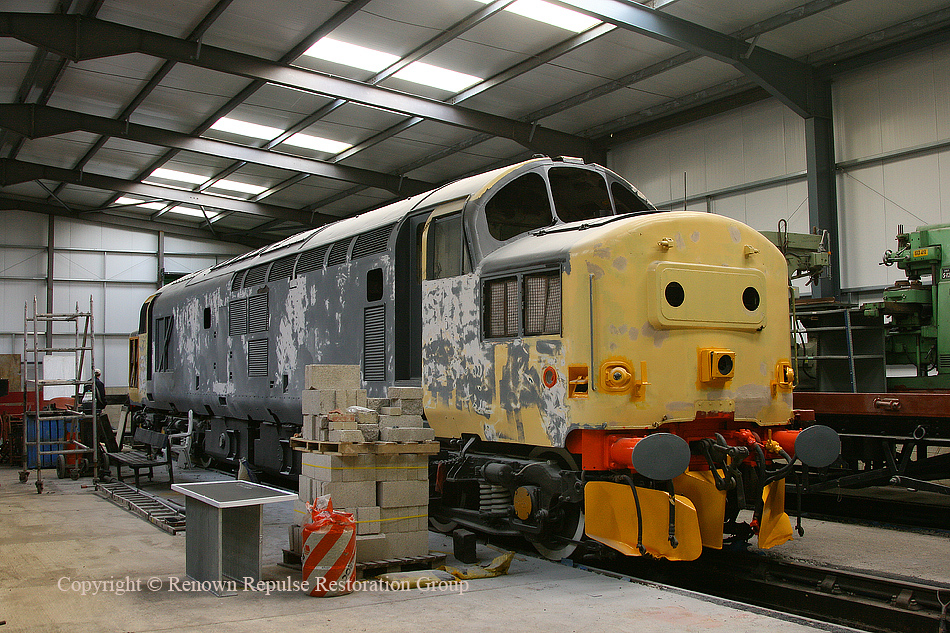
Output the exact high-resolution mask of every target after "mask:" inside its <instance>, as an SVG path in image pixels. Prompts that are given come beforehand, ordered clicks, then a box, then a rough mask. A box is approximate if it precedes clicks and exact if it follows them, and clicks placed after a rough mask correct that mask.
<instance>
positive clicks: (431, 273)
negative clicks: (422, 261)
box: [426, 213, 472, 279]
mask: <svg viewBox="0 0 950 633" xmlns="http://www.w3.org/2000/svg"><path fill="white" fill-rule="evenodd" d="M428 234H429V235H428V240H429V242H428V244H427V245H426V254H427V257H428V260H429V261H428V262H427V270H428V274H427V277H428V278H429V279H444V278H446V277H455V276H457V275H461V274H463V273H468V272H471V270H472V269H471V266H470V264H469V261H468V249H467V248H466V247H465V240H464V239H462V214H461V213H453V214H452V215H446V216H443V217H441V218H435V219H433V220H431V222H430V224H429V229H428Z"/></svg>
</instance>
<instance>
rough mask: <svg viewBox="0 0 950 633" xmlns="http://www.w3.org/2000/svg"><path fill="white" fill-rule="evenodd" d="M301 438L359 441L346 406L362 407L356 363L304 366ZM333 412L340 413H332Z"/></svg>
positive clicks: (364, 392)
mask: <svg viewBox="0 0 950 633" xmlns="http://www.w3.org/2000/svg"><path fill="white" fill-rule="evenodd" d="M301 404H302V409H303V428H302V429H301V434H302V435H303V439H305V440H317V441H320V442H362V441H364V440H363V434H362V433H360V432H359V428H358V427H357V425H356V416H354V415H352V414H348V413H347V409H348V408H349V407H366V390H365V389H360V367H359V365H307V367H306V370H305V374H304V391H303V393H302V394H301ZM334 411H339V412H341V413H338V414H332V412H334Z"/></svg>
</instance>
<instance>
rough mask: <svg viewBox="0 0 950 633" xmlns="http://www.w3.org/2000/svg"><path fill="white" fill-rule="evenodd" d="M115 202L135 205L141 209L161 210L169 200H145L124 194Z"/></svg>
mask: <svg viewBox="0 0 950 633" xmlns="http://www.w3.org/2000/svg"><path fill="white" fill-rule="evenodd" d="M113 204H118V205H123V206H125V205H135V206H137V207H139V208H141V209H149V210H152V211H161V210H162V209H164V208H165V207H167V206H168V203H167V202H145V201H144V200H139V199H138V198H127V197H125V196H122V197H121V198H119V199H118V200H116V201H115V202H114V203H113Z"/></svg>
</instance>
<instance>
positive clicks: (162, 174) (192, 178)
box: [149, 167, 208, 185]
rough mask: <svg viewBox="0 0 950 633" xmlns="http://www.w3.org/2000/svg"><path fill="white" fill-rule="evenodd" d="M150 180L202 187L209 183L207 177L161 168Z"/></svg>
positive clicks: (152, 174)
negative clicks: (159, 179) (203, 184)
mask: <svg viewBox="0 0 950 633" xmlns="http://www.w3.org/2000/svg"><path fill="white" fill-rule="evenodd" d="M149 178H161V179H162V180H173V181H177V182H187V183H191V184H193V185H200V184H202V183H205V182H207V180H208V177H207V176H201V175H198V174H189V173H185V172H183V171H175V170H174V169H165V168H163V167H159V168H158V169H156V170H155V171H153V172H152V173H151V175H150V176H149Z"/></svg>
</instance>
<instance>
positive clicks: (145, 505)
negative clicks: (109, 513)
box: [96, 481, 185, 534]
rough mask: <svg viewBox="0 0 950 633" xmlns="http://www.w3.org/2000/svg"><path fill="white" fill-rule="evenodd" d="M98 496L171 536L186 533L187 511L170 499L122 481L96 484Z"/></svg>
mask: <svg viewBox="0 0 950 633" xmlns="http://www.w3.org/2000/svg"><path fill="white" fill-rule="evenodd" d="M96 494H97V495H99V496H100V497H102V498H104V499H108V500H109V501H111V502H112V503H114V504H116V505H117V506H119V507H121V508H125V509H126V510H128V511H129V512H131V513H132V514H137V515H138V516H140V517H142V518H143V519H145V520H146V521H148V522H149V523H151V524H153V525H156V526H158V527H159V528H161V529H162V530H165V531H166V532H168V533H169V534H178V533H179V532H184V531H185V509H184V508H183V507H181V506H180V505H178V504H177V503H174V502H172V501H169V500H168V499H162V498H161V497H156V496H155V495H151V494H149V493H147V492H143V491H142V490H139V489H138V488H133V487H132V486H130V485H128V484H126V483H123V482H120V481H115V482H112V483H102V482H98V483H96Z"/></svg>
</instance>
